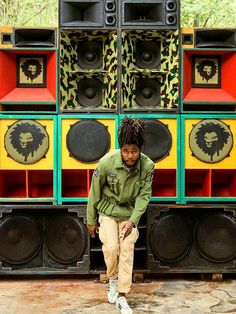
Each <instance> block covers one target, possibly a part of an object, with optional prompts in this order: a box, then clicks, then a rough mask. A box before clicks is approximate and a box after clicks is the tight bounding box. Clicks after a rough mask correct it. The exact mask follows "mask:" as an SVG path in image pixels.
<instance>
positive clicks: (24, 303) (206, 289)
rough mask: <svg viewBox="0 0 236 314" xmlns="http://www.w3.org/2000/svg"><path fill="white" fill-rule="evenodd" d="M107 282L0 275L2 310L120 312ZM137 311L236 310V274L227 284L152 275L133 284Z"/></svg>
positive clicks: (10, 313)
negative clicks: (108, 293)
mask: <svg viewBox="0 0 236 314" xmlns="http://www.w3.org/2000/svg"><path fill="white" fill-rule="evenodd" d="M106 287H107V286H106V284H104V283H102V282H100V281H99V280H96V279H95V280H94V277H92V278H86V277H82V276H77V277H75V276H74V277H60V278H59V277H43V278H42V277H33V278H32V277H14V278H13V277H4V276H2V277H0V314H39V313H40V314H41V313H42V314H78V313H84V314H85V313H94V314H107V313H111V314H113V313H114V314H119V311H117V310H116V309H115V307H114V305H112V304H108V303H107V301H106ZM129 303H130V306H131V307H132V308H133V310H134V311H133V313H134V314H135V313H137V314H138V313H140V314H141V313H150V314H151V313H162V314H163V313H171V314H190V313H191V314H204V313H236V277H230V276H227V277H225V278H224V281H223V282H213V281H203V280H201V278H200V276H199V275H198V276H181V277H180V276H177V275H172V276H169V277H166V278H165V277H163V276H162V277H161V278H158V277H157V276H156V277H155V278H151V279H150V278H149V279H148V280H147V279H146V280H144V282H142V283H134V284H133V287H132V292H131V293H130V295H129Z"/></svg>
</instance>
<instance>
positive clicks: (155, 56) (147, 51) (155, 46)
mask: <svg viewBox="0 0 236 314" xmlns="http://www.w3.org/2000/svg"><path fill="white" fill-rule="evenodd" d="M136 65H137V67H138V68H141V69H157V68H158V67H159V66H160V44H159V43H158V42H154V41H142V42H138V43H137V45H136Z"/></svg>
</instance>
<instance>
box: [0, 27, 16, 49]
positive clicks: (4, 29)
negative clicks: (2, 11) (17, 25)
mask: <svg viewBox="0 0 236 314" xmlns="http://www.w3.org/2000/svg"><path fill="white" fill-rule="evenodd" d="M2 33H7V34H10V33H11V34H12V33H13V27H12V26H0V48H12V47H13V44H3V43H2Z"/></svg>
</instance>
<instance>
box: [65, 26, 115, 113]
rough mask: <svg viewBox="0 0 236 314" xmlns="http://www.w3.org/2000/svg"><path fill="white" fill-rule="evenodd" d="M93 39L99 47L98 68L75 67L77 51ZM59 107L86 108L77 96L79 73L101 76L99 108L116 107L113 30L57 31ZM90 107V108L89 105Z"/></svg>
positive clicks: (77, 61)
mask: <svg viewBox="0 0 236 314" xmlns="http://www.w3.org/2000/svg"><path fill="white" fill-rule="evenodd" d="M91 41H94V42H97V43H99V44H100V45H101V46H102V54H103V56H102V58H103V61H102V68H99V69H82V68H80V67H79V58H78V56H79V51H80V47H81V46H82V44H84V43H86V42H91ZM60 56H61V60H60V99H61V104H60V107H61V109H63V110H79V109H83V110H84V109H86V107H84V106H83V107H81V106H80V105H79V103H78V101H77V99H78V82H79V80H80V79H81V76H84V78H87V77H89V78H92V77H93V75H95V77H97V76H100V77H101V76H102V77H103V78H102V82H103V84H104V85H103V89H104V97H103V98H102V99H103V101H102V103H101V104H100V106H99V109H114V110H115V109H116V107H117V33H116V32H115V31H110V32H108V31H97V30H93V31H61V42H60ZM89 109H91V108H89Z"/></svg>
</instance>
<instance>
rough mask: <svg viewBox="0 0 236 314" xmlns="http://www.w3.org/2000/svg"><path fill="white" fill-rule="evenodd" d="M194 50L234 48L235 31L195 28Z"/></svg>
mask: <svg viewBox="0 0 236 314" xmlns="http://www.w3.org/2000/svg"><path fill="white" fill-rule="evenodd" d="M194 34H195V36H194V37H195V47H196V48H208V49H209V48H224V49H227V48H236V30H235V29H227V28H222V29H220V28H216V29H215V28H213V29H210V28H196V29H194Z"/></svg>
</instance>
